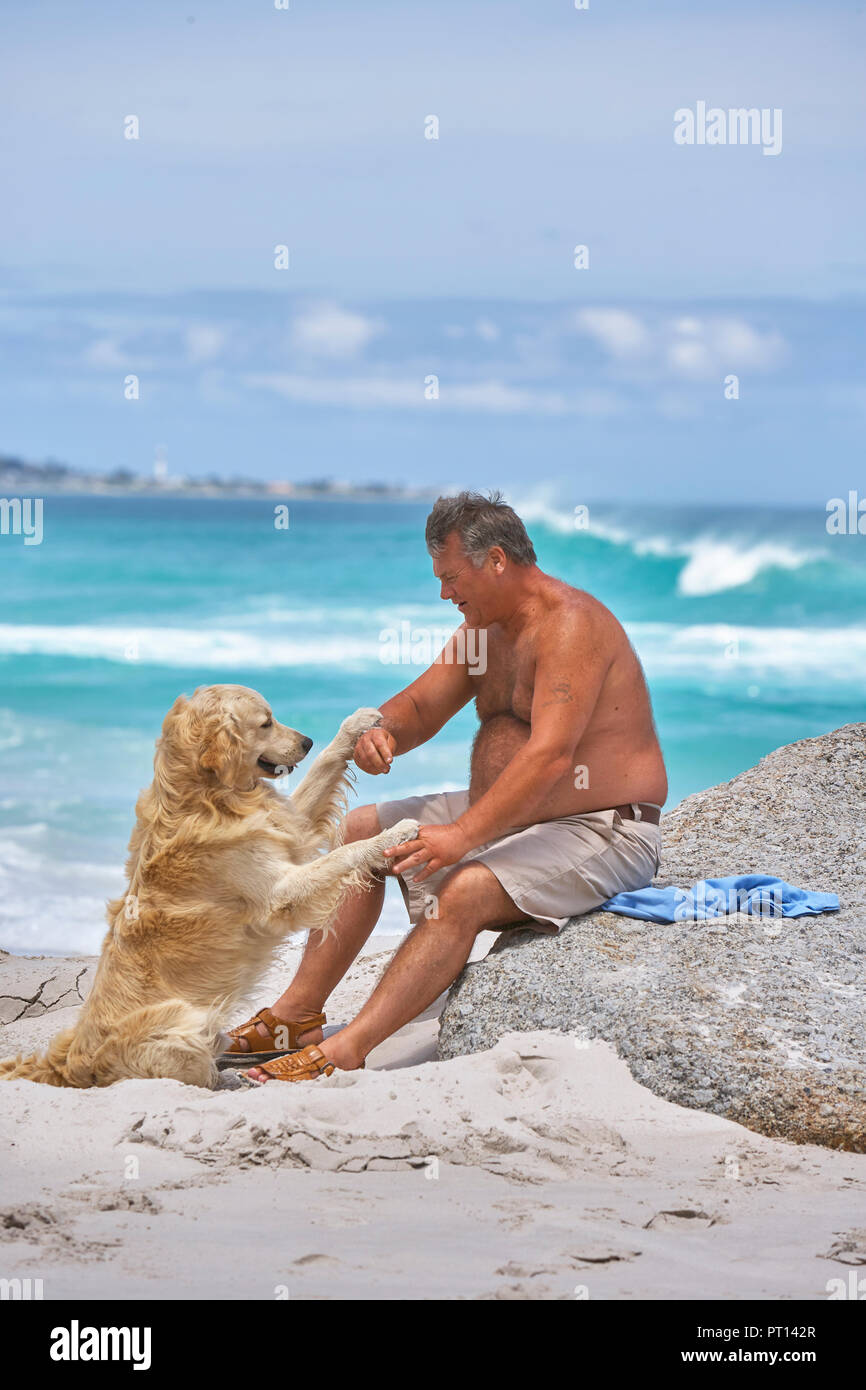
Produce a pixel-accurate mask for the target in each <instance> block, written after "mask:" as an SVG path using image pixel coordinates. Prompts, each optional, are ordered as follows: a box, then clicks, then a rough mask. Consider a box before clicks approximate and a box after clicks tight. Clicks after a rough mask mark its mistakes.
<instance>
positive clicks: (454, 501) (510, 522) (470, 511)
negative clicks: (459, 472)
mask: <svg viewBox="0 0 866 1390" xmlns="http://www.w3.org/2000/svg"><path fill="white" fill-rule="evenodd" d="M454 531H456V532H457V534H458V536H459V537H460V541H461V544H462V546H463V549H464V550H465V552H466V554H467V555H468V556H469V559H470V560H471V561H472V563H473V565H475V566H476V568H477V567H478V566H479V565H481V564H482V563H483V561H484V558H485V556H486V555H487V552H488V551H489V550H490V548H491V546H494V545H499V546H501V547H502V549H503V550H504V551H505V554H506V555H507V556H508V558H509V560H513V561H514V563H515V564H516V565H534V564H535V549H534V547H533V544H532V541H531V540H530V539H529V536H528V535H527V533H526V527H525V526H524V524H523V522H522V521H521V520H520V517H519V516H518V515H517V512H516V511H515V510H514V508H513V507H509V505H508V503H507V502H503V500H502V493H501V492H491V493H490V494H489V495H488V496H486V497H485V495H484V494H483V493H481V492H458V493H457V495H456V496H455V497H437V499H436V501H435V502H434V503H433V510H432V512H431V513H430V515H429V516H428V518H427V530H426V540H427V549H428V550H429V552H430V554H431V555H437V554H438V553H439V551H440V550H441V549H442V547H443V545H444V544H445V541H446V540H447V538H448V537H449V536H450V535H451V534H452V532H454Z"/></svg>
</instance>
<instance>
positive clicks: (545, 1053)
mask: <svg viewBox="0 0 866 1390" xmlns="http://www.w3.org/2000/svg"><path fill="white" fill-rule="evenodd" d="M484 940H485V944H486V946H489V944H490V942H491V941H492V936H490V937H485V938H484ZM373 946H374V948H375V949H374V951H373V952H372V953H370V954H367V955H366V956H364V957H362V958H361V959H360V960H359V961H358V962H357V963H356V966H355V967H354V969H353V971H352V972H351V973H350V975H349V977H348V978H347V979H346V981H344V983H343V984H342V985H341V987H340V989H339V990H338V991H337V993H336V994H335V996H334V998H333V1000H332V1001H331V1004H330V1006H329V1010H328V1013H329V1019H330V1021H331V1022H335V1023H336V1022H338V1021H345V1020H346V1019H347V1018H349V1017H350V1016H351V1014H352V1012H353V1011H354V1009H355V1008H356V1007H357V1005H358V1004H359V1003H360V1002H361V1001H362V1000H363V999H364V998H365V997H366V995H367V994H368V993H369V990H370V988H371V986H372V984H373V983H374V981H375V979H376V978H377V977H378V975H379V973H380V972H381V969H382V966H383V964H384V963H385V961H386V960H387V958H388V956H387V954H386V953H383V952H382V950H381V946H382V941H381V938H378V939H376V940H375V941H374V943H373ZM295 949H297V948H293V949H292V950H289V951H287V953H286V956H287V960H286V969H291V960H292V959H293V958H294V951H295ZM484 949H485V947H482V948H481V953H482V954H483V950H484ZM476 954H477V952H476ZM15 968H16V966H15V964H14V963H13V964H11V965H7V968H6V972H5V976H4V987H5V988H8V982H9V979H10V972H14V970H15ZM13 978H14V976H13ZM285 978H286V973H285V970H284V971H282V972H280V973H279V974H277V975H275V976H274V979H273V981H272V982H271V984H270V987H269V988H265V989H263V991H262V992H261V997H260V999H259V1003H271V1002H272V1000H273V998H274V997H275V994H276V993H278V992H279V988H277V987H275V986H276V983H277V981H278V980H284V979H285ZM437 1012H438V1009H437V1008H436V1007H434V1008H433V1009H431V1010H429V1011H428V1015H427V1016H425V1017H424V1018H422V1019H419V1020H417V1021H416V1022H415V1023H413V1024H411V1025H410V1026H409V1027H408V1028H406V1029H403V1030H402V1032H401V1033H400V1034H399V1035H397V1036H396V1037H394V1038H392V1039H390V1040H389V1041H388V1042H387V1043H386V1044H384V1045H383V1046H382V1047H381V1048H379V1049H378V1050H377V1051H376V1052H375V1053H374V1054H372V1056H371V1057H370V1059H369V1061H368V1064H367V1070H366V1071H364V1072H355V1073H344V1074H337V1075H334V1076H333V1077H330V1078H328V1079H325V1080H321V1081H318V1082H315V1083H311V1084H307V1085H296V1086H288V1085H281V1084H279V1083H271V1084H269V1085H267V1086H263V1087H259V1088H253V1089H250V1088H247V1087H244V1086H236V1087H234V1088H233V1087H231V1086H230V1085H229V1087H228V1088H227V1089H221V1090H219V1091H216V1092H205V1091H200V1090H197V1089H194V1088H191V1087H185V1086H182V1085H180V1084H179V1083H178V1082H174V1081H128V1082H124V1083H122V1084H120V1085H117V1086H113V1087H111V1088H109V1089H107V1090H101V1091H65V1090H57V1089H54V1088H52V1087H43V1086H36V1085H33V1084H32V1083H29V1082H24V1081H16V1082H10V1083H2V1089H0V1101H2V1120H0V1127H2V1154H3V1159H2V1193H0V1277H3V1278H14V1277H22V1278H27V1277H30V1278H40V1279H42V1281H43V1288H44V1296H45V1298H47V1299H50V1298H64V1297H74V1298H96V1297H120V1298H220V1299H228V1298H235V1299H236V1298H240V1299H244V1300H246V1299H273V1298H275V1297H279V1296H282V1297H285V1296H288V1297H291V1298H302V1299H303V1298H363V1299H368V1298H369V1299H376V1298H385V1299H395V1298H396V1299H399V1298H543V1299H572V1298H575V1297H579V1298H583V1297H589V1298H594V1299H598V1298H636V1297H639V1298H658V1299H666V1298H726V1299H739V1298H768V1299H794V1298H806V1299H825V1298H826V1297H827V1281H828V1280H831V1279H843V1280H845V1281H846V1282H847V1279H848V1275H849V1271H850V1270H851V1269H852V1268H853V1269H854V1270H855V1272H856V1273H857V1274H858V1275H859V1274H862V1273H863V1271H862V1270H860V1269H859V1268H858V1266H859V1265H861V1264H863V1263H864V1262H866V1156H863V1155H856V1154H844V1153H836V1152H830V1151H828V1150H824V1149H818V1148H813V1147H808V1148H799V1147H796V1146H794V1145H791V1144H787V1143H782V1142H777V1141H774V1140H769V1139H765V1138H762V1137H761V1136H759V1135H756V1134H753V1133H751V1132H750V1131H749V1130H745V1129H742V1128H740V1127H739V1126H738V1125H734V1124H731V1123H730V1122H728V1121H726V1120H720V1119H718V1118H716V1117H714V1116H710V1115H706V1114H703V1113H700V1112H697V1111H690V1110H684V1109H681V1108H680V1107H678V1106H675V1105H671V1104H669V1103H667V1102H666V1101H662V1100H659V1099H658V1098H657V1097H655V1096H654V1095H652V1094H651V1093H650V1092H649V1091H647V1090H646V1089H644V1088H643V1087H641V1086H639V1085H637V1084H636V1083H635V1082H634V1081H633V1079H632V1077H631V1075H630V1073H629V1071H628V1068H627V1067H626V1065H625V1064H624V1063H623V1062H621V1061H620V1060H619V1059H618V1058H617V1056H616V1055H615V1053H614V1052H613V1051H612V1049H611V1048H610V1047H609V1046H608V1045H607V1044H603V1043H593V1044H591V1045H589V1046H585V1045H581V1044H580V1042H579V1041H578V1040H575V1039H574V1038H570V1037H567V1036H563V1035H561V1034H556V1033H526V1034H511V1035H509V1036H508V1037H506V1038H503V1039H502V1041H501V1042H500V1043H499V1044H498V1045H497V1047H495V1048H494V1049H493V1050H492V1051H490V1052H486V1053H483V1054H479V1055H477V1056H473V1057H466V1058H460V1059H457V1060H455V1061H450V1062H436V1061H435V1060H434V1058H435V1037H436V1026H437V1025H436V1015H437ZM73 1014H74V1011H73V1010H70V1009H57V1010H54V1011H53V1012H51V1013H50V1014H47V1015H44V1016H43V1017H42V1018H39V1019H25V1020H21V1021H19V1022H17V1023H14V1024H9V1025H7V1026H6V1027H4V1028H2V1029H0V1050H2V1055H7V1054H8V1053H10V1052H12V1051H15V1050H16V1049H17V1048H19V1047H24V1048H31V1047H33V1046H37V1045H39V1044H41V1043H42V1042H43V1041H44V1040H45V1039H46V1038H47V1037H48V1036H50V1035H51V1034H52V1033H53V1032H55V1031H56V1030H57V1029H58V1028H60V1027H63V1026H64V1025H65V1024H66V1022H67V1021H68V1020H69V1019H70V1018H71V1017H72V1016H73Z"/></svg>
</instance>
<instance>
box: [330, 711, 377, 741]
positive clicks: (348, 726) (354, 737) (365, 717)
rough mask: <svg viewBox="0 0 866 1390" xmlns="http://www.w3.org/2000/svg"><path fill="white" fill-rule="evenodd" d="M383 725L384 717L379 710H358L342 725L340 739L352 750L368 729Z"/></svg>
mask: <svg viewBox="0 0 866 1390" xmlns="http://www.w3.org/2000/svg"><path fill="white" fill-rule="evenodd" d="M381 723H382V715H381V713H380V712H379V710H377V709H356V710H355V713H354V714H350V715H349V716H348V718H346V719H344V720H343V722H342V724H341V725H340V737H341V738H343V739H345V740H346V741H347V743H349V744H350V745H351V747H352V748H354V747H355V744H356V743H357V742H358V739H359V738H360V737H361V735H362V734H365V733H366V732H367V730H368V729H374V728H375V727H376V725H377V724H381Z"/></svg>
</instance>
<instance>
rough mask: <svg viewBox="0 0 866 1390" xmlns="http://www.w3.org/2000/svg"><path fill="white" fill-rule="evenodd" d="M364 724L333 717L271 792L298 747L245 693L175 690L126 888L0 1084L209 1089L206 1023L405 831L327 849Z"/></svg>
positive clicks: (407, 830)
mask: <svg viewBox="0 0 866 1390" xmlns="http://www.w3.org/2000/svg"><path fill="white" fill-rule="evenodd" d="M379 718H380V715H379V712H378V710H375V709H360V710H358V711H357V712H356V713H355V714H353V715H350V717H349V718H348V719H345V720H344V721H343V723H342V724H341V726H340V730H339V732H338V734H337V736H336V738H335V739H334V740H333V742H332V743H331V744H329V745H328V747H327V748H326V749H325V750H324V752H323V753H321V754H320V756H319V757H318V758H317V759H316V761H315V763H314V764H313V766H312V767H311V769H310V771H309V773H308V774H307V776H306V777H305V778H304V779H303V781H302V782H301V784H300V786H299V787H298V789H297V791H296V792H295V794H294V796H292V797H286V796H283V795H281V794H280V793H279V792H277V791H276V790H275V789H274V787H272V786H271V785H269V784H270V783H271V782H272V781H273V780H274V779H275V778H277V777H280V776H283V775H284V774H286V773H287V772H291V771H292V770H293V769H294V767H295V766H296V765H297V764H298V763H299V762H300V761H301V760H302V759H303V758H304V757H305V756H306V754H307V753H308V752H309V749H310V747H311V746H312V740H311V739H309V738H305V737H304V736H303V734H299V733H298V732H297V731H296V730H295V729H290V728H288V727H287V726H286V725H285V724H279V723H277V721H276V720H275V719H274V717H273V715H272V713H271V710H270V708H269V706H268V704H267V701H266V700H264V699H263V697H262V696H261V695H259V694H258V693H257V692H256V691H255V690H249V689H247V688H246V687H245V686H242V685H211V686H200V687H199V689H198V690H196V692H195V694H194V695H193V696H192V698H191V699H187V698H186V697H185V696H183V695H181V696H180V697H179V698H178V699H177V700H176V701H175V703H174V705H173V706H172V708H171V710H170V711H169V713H168V715H167V716H166V719H165V722H164V724H163V726H162V736H161V737H160V738H159V739H158V740H157V745H156V756H155V758H154V778H153V783H152V784H151V786H150V787H148V788H147V790H146V791H143V792H142V793H141V795H140V796H139V799H138V802H137V805H136V824H135V829H134V830H133V832H132V838H131V839H130V842H129V858H128V860H127V864H126V874H127V879H128V886H127V890H126V892H125V894H124V895H123V897H122V898H117V899H116V900H115V901H113V902H110V903H109V904H108V909H107V920H108V923H109V927H110V930H109V932H108V934H107V936H106V937H105V940H104V941H103V943H102V954H101V956H100V960H99V965H98V968H97V971H96V978H95V980H94V983H93V989H92V990H91V993H90V995H89V997H88V999H87V1001H86V1003H85V1004H84V1007H83V1008H82V1011H81V1015H80V1017H79V1019H78V1022H77V1023H76V1024H75V1027H73V1028H69V1029H67V1030H66V1031H65V1032H63V1033H60V1034H58V1036H57V1037H56V1038H54V1040H53V1041H52V1042H51V1043H50V1045H49V1047H48V1051H47V1052H46V1053H45V1055H44V1056H41V1057H40V1056H32V1057H27V1058H22V1057H21V1056H18V1057H14V1058H9V1059H7V1060H6V1061H3V1062H0V1079H2V1080H14V1079H16V1078H18V1077H23V1078H27V1079H29V1080H31V1081H41V1082H45V1083H46V1084H48V1085H50V1086H79V1087H83V1086H110V1085H111V1084H112V1082H115V1081H122V1080H124V1079H127V1078H129V1077H156V1076H163V1077H174V1078H175V1079H176V1080H178V1081H184V1082H187V1083H188V1084H190V1085H195V1086H214V1085H215V1084H216V1080H217V1075H218V1073H217V1068H216V1064H215V1058H216V1056H217V1054H218V1052H219V1051H220V1047H221V1043H222V1042H223V1041H224V1039H223V1038H222V1036H221V1028H222V1026H223V1024H224V1023H225V1022H226V1021H227V1019H228V1017H229V1015H230V1014H231V1013H232V1011H233V1010H234V1009H235V1008H236V1007H237V1006H238V1005H239V1004H240V1003H241V1002H242V1001H244V1000H246V999H247V997H248V996H249V995H250V994H251V992H252V990H253V989H254V987H255V985H256V983H257V981H258V980H259V978H260V976H261V975H262V974H263V972H264V971H265V969H266V968H267V967H268V966H269V965H270V963H271V961H272V959H273V956H274V952H275V950H276V948H277V947H278V946H279V944H280V942H282V941H283V939H284V938H285V937H286V936H287V935H288V934H289V933H290V932H295V931H301V930H302V929H304V928H307V927H309V928H312V929H315V930H327V928H328V926H329V925H330V922H331V921H332V919H333V916H334V913H335V912H336V910H337V907H338V905H339V903H340V900H341V898H342V896H343V894H344V893H345V892H346V891H347V889H349V888H361V887H369V886H370V884H371V882H372V875H373V874H374V873H375V872H376V871H377V870H382V869H384V868H386V867H387V866H388V861H387V860H386V859H385V858H384V856H383V850H385V849H389V848H391V847H392V846H394V845H398V844H401V843H402V842H403V841H404V840H408V839H412V838H413V837H414V836H415V834H416V833H417V828H418V827H417V823H416V822H415V821H411V820H405V821H400V822H399V824H398V825H395V826H394V827H393V828H392V829H390V830H386V831H384V832H383V833H382V834H380V835H375V836H373V837H372V838H371V839H369V840H361V841H359V842H357V843H355V844H350V845H340V844H339V823H340V818H341V815H342V813H343V812H344V810H345V807H346V799H347V796H348V791H349V786H350V776H351V774H350V773H349V771H348V764H349V759H350V758H351V756H352V751H353V749H354V746H355V743H356V741H357V740H358V738H360V736H361V734H362V733H364V732H365V731H366V730H367V729H369V728H372V727H373V725H374V724H376V723H377V722H378V720H379Z"/></svg>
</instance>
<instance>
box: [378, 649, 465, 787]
mask: <svg viewBox="0 0 866 1390" xmlns="http://www.w3.org/2000/svg"><path fill="white" fill-rule="evenodd" d="M465 631H466V628H465V624H464V626H463V627H462V628H458V630H457V632H455V633H453V634H452V636H451V637H450V638H449V639H448V641H447V642H446V643H445V646H444V647H443V648H442V651H441V652H440V653H439V655H438V656H437V658H436V660H435V661H434V662H433V665H432V666H428V668H427V670H426V671H424V672H423V673H422V675H420V676H419V677H418V679H417V680H415V681H413V682H412V684H411V685H407V687H406V689H405V690H401V691H400V692H399V694H397V695H394V696H393V697H392V698H391V699H390V700H387V701H386V702H385V704H384V705H382V707H381V709H382V722H381V724H378V725H377V726H376V728H374V729H368V730H367V732H366V733H365V734H362V735H361V737H360V738H359V739H358V742H357V743H356V744H355V753H354V758H355V762H356V763H357V765H358V767H360V768H361V770H362V771H363V772H371V773H374V774H376V773H382V772H388V771H390V767H391V760H392V758H394V757H396V756H399V755H400V754H401V753H408V752H409V750H410V749H411V748H417V747H418V746H419V745H420V744H422V743H427V741H428V740H429V739H431V738H432V737H433V735H434V734H437V733H438V732H439V730H440V729H441V728H442V725H443V724H447V722H448V720H449V719H452V718H453V717H454V715H455V714H456V713H457V711H458V710H460V709H462V708H463V706H464V705H465V704H468V703H469V701H470V700H471V699H472V698H473V697H474V696H475V694H476V687H475V686H474V685H473V681H472V676H471V675H470V673H469V666H468V663H467V660H466V650H467V645H468V644H467V642H466V640H465ZM461 632H462V633H463V634H464V636H463V637H462V638H458V633H461Z"/></svg>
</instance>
